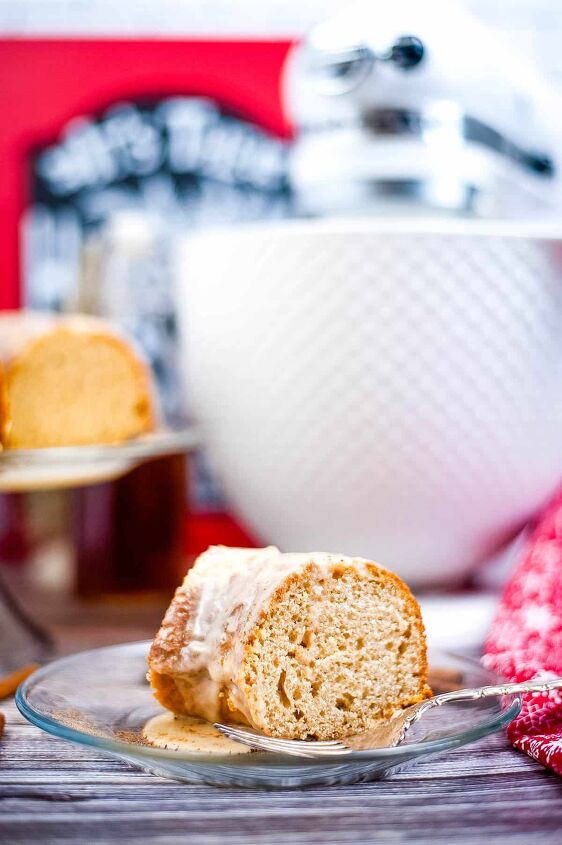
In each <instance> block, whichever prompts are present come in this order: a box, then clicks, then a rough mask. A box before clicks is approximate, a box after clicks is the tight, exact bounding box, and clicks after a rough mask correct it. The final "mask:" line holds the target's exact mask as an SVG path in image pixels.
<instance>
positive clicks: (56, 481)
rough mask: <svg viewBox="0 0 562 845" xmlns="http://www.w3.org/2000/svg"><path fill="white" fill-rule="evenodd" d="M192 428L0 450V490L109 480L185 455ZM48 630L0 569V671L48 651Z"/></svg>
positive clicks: (51, 487)
mask: <svg viewBox="0 0 562 845" xmlns="http://www.w3.org/2000/svg"><path fill="white" fill-rule="evenodd" d="M198 442H199V441H198V435H197V432H196V430H195V429H194V428H193V427H191V426H188V425H178V426H174V427H169V428H166V429H164V428H163V429H161V430H158V431H155V432H153V433H151V434H146V435H142V436H141V437H138V438H135V439H134V440H128V441H126V442H124V443H120V444H116V445H100V446H65V447H60V448H49V449H10V450H6V451H4V452H0V492H2V493H23V492H31V491H35V490H55V489H62V488H71V487H82V486H87V485H91V484H100V483H102V482H106V481H114V480H116V479H117V478H121V477H122V476H123V475H126V473H128V472H130V471H131V470H133V469H135V468H136V467H138V466H140V465H141V464H143V463H145V462H146V461H150V460H153V459H155V458H163V457H168V456H172V455H179V454H185V453H188V452H190V451H192V450H193V449H194V448H195V447H196V446H197V445H198ZM52 652H53V641H52V638H51V636H50V634H49V633H48V632H47V631H46V630H45V629H44V628H43V627H42V626H41V625H40V624H39V623H38V622H36V621H35V620H34V619H32V618H31V616H30V615H29V614H28V613H27V612H26V610H25V609H24V607H23V606H22V604H21V602H20V601H19V599H18V597H17V596H16V594H15V593H14V591H13V590H11V589H9V588H8V586H7V584H6V583H5V580H4V578H3V577H2V573H1V571H0V676H1V675H3V674H5V673H6V672H10V671H13V670H15V669H17V668H19V667H21V666H22V665H24V664H28V663H32V662H42V661H43V660H45V659H47V658H48V657H50V656H51V654H52Z"/></svg>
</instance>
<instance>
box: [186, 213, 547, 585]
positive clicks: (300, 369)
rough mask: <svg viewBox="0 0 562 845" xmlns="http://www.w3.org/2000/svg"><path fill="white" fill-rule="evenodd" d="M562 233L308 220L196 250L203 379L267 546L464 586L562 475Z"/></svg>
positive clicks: (195, 381)
mask: <svg viewBox="0 0 562 845" xmlns="http://www.w3.org/2000/svg"><path fill="white" fill-rule="evenodd" d="M561 236H562V228H561V227H554V226H546V225H542V226H541V225H534V226H531V225H525V226H523V225H518V224H499V223H490V222H476V221H475V222H463V221H454V220H451V221H449V220H444V221H435V220H431V221H430V220H426V221H423V220H418V221H416V220H410V221H408V220H389V221H380V220H374V219H371V220H348V221H337V220H330V221H326V222H315V221H294V222H287V223H275V224H268V225H260V226H246V227H238V228H232V229H228V230H224V229H223V230H220V231H213V232H207V233H204V234H201V235H198V236H196V237H193V238H189V239H188V238H186V239H185V241H183V242H182V244H181V246H180V254H179V289H178V308H179V315H180V326H181V329H182V334H183V337H184V339H185V361H186V379H187V388H188V393H189V396H190V398H191V402H192V409H193V412H194V416H195V417H196V419H197V420H198V421H199V423H200V425H201V427H202V430H203V434H204V437H205V439H206V443H207V446H208V453H209V456H210V459H211V462H212V465H213V467H214V469H215V472H216V474H217V477H218V478H219V480H220V482H221V483H222V486H223V489H224V491H225V492H226V494H227V496H228V497H229V500H230V502H231V503H232V506H233V508H234V509H235V511H237V512H238V514H239V515H240V516H241V517H242V519H243V520H244V521H245V523H246V524H247V525H248V526H249V527H250V528H251V529H252V530H253V531H254V532H255V533H256V534H257V536H258V537H260V538H261V539H262V540H263V541H264V542H267V543H275V544H276V545H278V546H280V547H281V548H282V549H283V550H287V551H289V550H311V549H323V550H329V551H342V552H345V553H348V554H357V555H363V556H366V557H372V558H375V559H377V560H379V561H380V562H382V563H385V564H388V566H389V567H391V568H393V569H395V570H396V571H397V572H398V573H399V574H401V575H402V576H403V577H404V578H406V579H408V580H409V581H410V583H412V584H414V585H415V586H421V585H429V584H445V583H452V582H455V581H458V580H460V579H461V578H462V577H463V576H465V575H466V574H467V573H468V572H469V571H471V570H472V569H473V568H474V567H476V566H477V565H478V564H479V563H480V562H482V561H483V560H485V559H487V558H488V557H489V556H490V555H491V554H493V553H494V552H496V551H497V550H498V549H499V548H500V547H501V546H502V544H504V543H506V542H507V540H508V539H509V538H511V537H512V536H513V535H514V533H515V532H516V531H517V530H518V529H519V528H520V527H521V525H522V524H523V523H524V522H525V521H526V520H527V519H528V518H529V517H530V516H531V515H532V514H533V512H535V511H536V509H537V508H538V507H539V506H540V505H541V504H542V503H543V502H544V501H545V499H546V498H547V497H548V496H549V494H550V493H551V491H552V490H553V489H554V488H555V486H556V485H557V483H558V481H559V479H560V477H561V475H562V401H561V400H562V252H561V249H560V245H559V238H560V237H561Z"/></svg>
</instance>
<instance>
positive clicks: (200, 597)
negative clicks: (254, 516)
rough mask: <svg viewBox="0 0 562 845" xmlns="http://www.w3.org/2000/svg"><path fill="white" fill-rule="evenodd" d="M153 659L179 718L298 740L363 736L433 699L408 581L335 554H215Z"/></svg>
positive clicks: (168, 623) (202, 564)
mask: <svg viewBox="0 0 562 845" xmlns="http://www.w3.org/2000/svg"><path fill="white" fill-rule="evenodd" d="M148 662H149V667H150V681H151V684H152V687H153V689H154V692H155V695H156V698H157V699H158V700H159V701H160V702H161V703H162V704H163V705H164V706H165V707H167V708H168V709H170V710H172V711H173V712H174V713H178V714H189V715H196V716H202V717H204V718H206V719H209V720H210V721H234V722H240V723H242V724H248V725H251V726H253V727H255V728H257V729H259V730H261V731H263V733H265V734H268V735H270V736H282V737H291V738H295V739H297V738H299V739H304V738H307V737H316V738H318V739H330V738H341V737H344V736H346V735H350V734H354V733H359V732H361V731H363V730H368V729H369V728H371V727H373V726H374V725H375V724H376V723H377V722H379V721H380V720H381V719H388V718H389V717H390V716H391V715H392V714H393V713H394V712H395V711H397V710H398V709H400V708H403V707H407V706H408V705H410V704H414V703H415V702H418V701H421V700H422V699H423V698H426V697H428V696H429V695H430V694H431V691H430V690H429V687H428V685H427V659H426V645H425V633H424V627H423V623H422V619H421V615H420V610H419V607H418V604H417V602H416V600H415V599H414V598H413V596H412V594H411V593H410V591H409V590H408V588H407V587H406V585H405V584H404V583H403V582H402V581H401V580H400V578H398V577H397V576H396V575H394V574H393V573H392V572H389V571H388V570H386V569H384V568H383V567H382V566H379V565H378V564H376V563H372V562H370V561H367V560H363V559H362V558H351V557H344V556H343V555H336V554H325V553H311V554H281V553H280V552H279V550H278V549H276V548H274V547H268V548H265V549H231V548H226V547H224V546H214V547H211V548H210V549H208V551H206V552H205V553H204V554H203V555H201V557H199V559H198V560H197V561H196V563H195V565H194V566H193V568H192V569H191V570H190V572H189V573H188V574H187V576H186V578H185V580H184V582H183V584H182V585H181V586H180V587H179V588H178V590H177V591H176V594H175V597H174V599H173V601H172V603H171V605H170V607H169V609H168V611H167V613H166V616H165V617H164V621H163V623H162V627H161V628H160V630H159V632H158V634H157V636H156V638H155V640H154V643H153V645H152V648H151V650H150V655H149V661H148Z"/></svg>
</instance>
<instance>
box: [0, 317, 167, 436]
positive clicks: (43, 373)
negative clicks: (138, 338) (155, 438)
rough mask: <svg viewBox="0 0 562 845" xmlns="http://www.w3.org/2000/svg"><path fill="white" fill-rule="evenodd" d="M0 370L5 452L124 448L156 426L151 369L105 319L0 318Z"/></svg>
mask: <svg viewBox="0 0 562 845" xmlns="http://www.w3.org/2000/svg"><path fill="white" fill-rule="evenodd" d="M0 365H1V367H0V370H1V378H0V408H1V427H0V437H1V441H2V445H3V446H4V447H7V448H36V447H49V446H73V445H85V444H93V443H117V442H119V441H122V440H127V439H128V438H131V437H135V436H137V435H139V434H142V433H143V432H146V431H149V430H151V429H152V428H153V423H154V420H153V400H152V388H151V381H150V375H149V372H148V369H147V367H146V366H145V364H144V362H143V361H142V360H141V359H140V357H139V355H138V354H137V352H136V351H135V350H134V348H133V347H132V345H131V344H130V343H129V342H128V341H127V340H125V339H124V338H123V337H122V336H121V335H120V334H118V333H117V332H116V331H115V330H114V329H113V327H112V326H111V324H109V323H107V322H106V321H105V320H101V319H99V318H96V317H87V316H84V315H65V316H59V315H52V314H46V313H38V312H29V311H5V312H3V313H0Z"/></svg>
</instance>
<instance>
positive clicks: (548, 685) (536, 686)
mask: <svg viewBox="0 0 562 845" xmlns="http://www.w3.org/2000/svg"><path fill="white" fill-rule="evenodd" d="M555 689H562V678H552V679H550V680H548V681H540V680H536V681H523V683H520V684H498V685H497V686H488V687H478V688H476V689H460V690H453V692H444V693H442V694H441V695H436V696H435V698H430V699H429V701H431V702H433V706H437V707H438V706H439V705H441V704H445V703H447V702H449V701H470V700H472V699H475V698H488V697H490V696H496V695H514V694H515V693H519V692H550V691H551V690H555Z"/></svg>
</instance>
